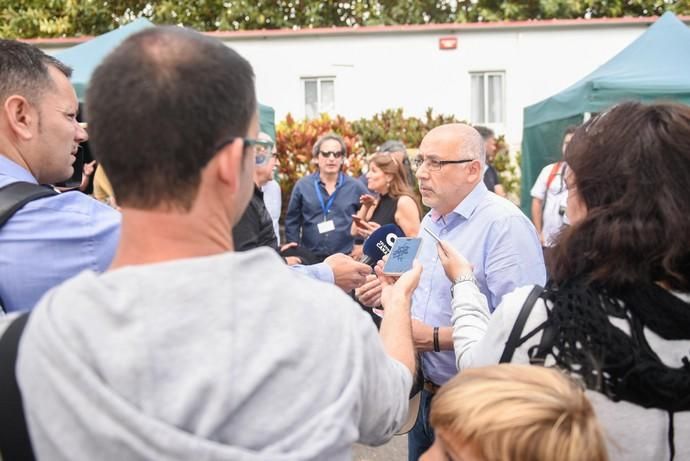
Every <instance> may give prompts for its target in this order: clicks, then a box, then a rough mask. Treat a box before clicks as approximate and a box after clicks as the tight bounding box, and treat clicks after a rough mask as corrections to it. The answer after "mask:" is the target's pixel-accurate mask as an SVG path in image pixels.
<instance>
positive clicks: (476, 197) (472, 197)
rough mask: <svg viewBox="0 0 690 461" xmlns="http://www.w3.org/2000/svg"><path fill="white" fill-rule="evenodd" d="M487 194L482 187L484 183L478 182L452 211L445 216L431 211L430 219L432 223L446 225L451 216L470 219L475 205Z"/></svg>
mask: <svg viewBox="0 0 690 461" xmlns="http://www.w3.org/2000/svg"><path fill="white" fill-rule="evenodd" d="M488 193H489V189H487V188H486V186H485V185H484V181H479V183H477V185H476V186H474V189H472V191H470V193H469V194H467V197H465V199H464V200H463V201H461V202H460V203H458V206H456V207H455V208H454V209H453V211H451V212H450V213H448V214H447V215H445V216H444V215H441V214H440V213H438V212H437V211H436V210H431V219H432V220H433V221H434V222H438V221H441V222H442V223H443V224H447V221H448V218H450V216H452V215H453V214H457V215H460V216H462V217H463V218H465V219H470V216H472V213H474V210H475V209H476V208H477V205H479V203H480V202H481V201H482V199H483V198H484V196H485V195H486V194H488Z"/></svg>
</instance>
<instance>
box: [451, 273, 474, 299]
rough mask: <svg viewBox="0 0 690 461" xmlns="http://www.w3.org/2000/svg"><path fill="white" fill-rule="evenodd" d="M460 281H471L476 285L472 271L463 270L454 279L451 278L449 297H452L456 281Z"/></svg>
mask: <svg viewBox="0 0 690 461" xmlns="http://www.w3.org/2000/svg"><path fill="white" fill-rule="evenodd" d="M462 282H472V283H474V284H475V285H476V284H477V279H476V277H475V276H474V273H473V272H465V273H463V274H460V275H459V276H457V277H456V278H455V280H453V284H452V285H451V286H450V296H451V297H453V288H455V285H457V284H458V283H462Z"/></svg>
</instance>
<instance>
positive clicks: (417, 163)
mask: <svg viewBox="0 0 690 461" xmlns="http://www.w3.org/2000/svg"><path fill="white" fill-rule="evenodd" d="M475 160H477V159H474V158H466V159H462V160H436V159H433V158H428V157H427V158H424V157H421V156H419V157H416V158H415V159H414V160H413V161H412V166H414V169H415V170H419V169H420V168H421V167H422V165H424V166H425V167H426V169H427V170H428V171H438V170H440V169H441V167H442V166H443V165H449V164H452V163H469V162H473V161H475Z"/></svg>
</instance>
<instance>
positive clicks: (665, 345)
mask: <svg viewBox="0 0 690 461" xmlns="http://www.w3.org/2000/svg"><path fill="white" fill-rule="evenodd" d="M565 160H566V162H567V163H568V166H569V170H568V174H567V177H566V181H567V187H568V192H569V195H568V204H567V215H568V219H569V221H570V223H571V225H570V227H568V228H565V229H564V230H563V231H562V232H561V234H560V235H559V236H558V239H557V245H556V247H555V248H554V260H553V261H554V265H553V267H552V272H551V277H552V279H551V281H550V282H549V283H547V286H546V288H545V289H543V291H541V290H540V289H539V287H537V288H536V289H533V287H523V288H519V289H517V290H515V291H514V292H513V293H511V294H508V295H506V296H505V297H504V298H503V300H502V302H501V304H500V305H499V306H498V308H497V309H496V311H495V312H494V314H493V315H491V314H490V313H489V309H488V307H487V303H486V299H485V298H484V296H483V295H482V294H481V293H480V292H479V290H478V289H477V287H476V285H475V284H474V283H472V281H471V278H472V268H471V266H470V265H469V263H468V262H467V261H466V260H465V258H464V257H462V256H461V255H459V254H458V253H457V252H455V250H454V249H453V248H452V247H451V246H450V245H449V244H446V243H444V244H442V245H440V246H439V257H440V259H441V261H442V262H443V265H444V269H445V271H446V274H447V275H448V276H449V278H450V279H451V280H458V279H460V280H464V281H462V282H459V283H457V284H456V285H454V287H453V288H452V290H453V310H454V313H453V329H454V333H453V339H454V345H455V354H456V359H457V365H458V369H459V370H461V371H462V370H463V369H466V368H471V367H478V366H483V365H489V364H495V363H498V362H499V361H503V362H514V363H532V364H543V365H546V366H556V367H559V368H561V369H564V370H566V371H568V372H569V373H571V374H572V375H575V376H578V377H579V378H580V379H581V380H582V381H583V383H584V384H585V385H586V386H587V389H588V395H589V397H590V399H591V400H592V403H593V405H594V407H595V411H596V412H597V416H598V418H599V420H600V421H601V423H602V426H603V427H604V429H605V432H606V436H607V441H608V449H609V455H610V457H611V459H612V460H630V461H635V460H662V459H676V460H690V361H689V359H688V356H689V355H690V304H689V301H690V295H689V293H690V241H689V240H690V197H689V195H688V185H690V107H687V106H681V105H675V104H656V105H642V104H639V103H625V104H621V105H618V106H615V107H614V108H612V109H611V110H609V111H608V112H605V113H603V114H601V115H599V116H597V117H595V118H593V119H590V121H589V122H587V123H585V124H584V125H583V126H581V127H580V128H579V129H578V130H577V132H576V133H575V135H574V137H573V139H572V141H571V143H570V145H569V146H568V149H567V151H566V153H565ZM509 338H510V339H509ZM557 457H558V454H557V453H554V459H557Z"/></svg>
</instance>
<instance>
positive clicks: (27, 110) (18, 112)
mask: <svg viewBox="0 0 690 461" xmlns="http://www.w3.org/2000/svg"><path fill="white" fill-rule="evenodd" d="M2 109H3V112H4V113H5V117H6V118H7V123H8V125H9V127H10V129H11V130H12V131H13V132H14V133H15V134H16V136H17V137H19V138H20V139H22V140H23V141H28V140H29V139H31V138H32V137H33V133H32V130H31V129H32V128H33V126H34V125H35V124H36V123H38V113H37V112H36V110H35V109H34V108H33V106H32V105H31V104H30V103H29V101H27V99H26V98H25V97H23V96H20V95H17V94H14V95H12V96H10V97H9V98H7V99H6V100H5V104H4V105H3V107H2Z"/></svg>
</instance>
